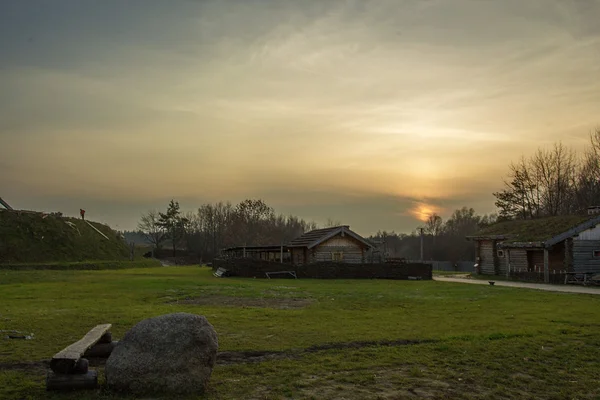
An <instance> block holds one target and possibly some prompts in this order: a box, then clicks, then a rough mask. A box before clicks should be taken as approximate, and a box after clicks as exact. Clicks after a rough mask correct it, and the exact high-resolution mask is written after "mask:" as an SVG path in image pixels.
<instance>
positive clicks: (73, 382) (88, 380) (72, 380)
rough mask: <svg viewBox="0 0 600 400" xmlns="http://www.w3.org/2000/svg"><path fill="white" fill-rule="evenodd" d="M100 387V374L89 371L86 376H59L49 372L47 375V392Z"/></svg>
mask: <svg viewBox="0 0 600 400" xmlns="http://www.w3.org/2000/svg"><path fill="white" fill-rule="evenodd" d="M96 387H98V372H97V371H95V370H90V371H87V372H86V373H84V374H77V375H66V374H57V373H56V372H54V371H52V370H49V371H48V374H47V375H46V390H74V389H96Z"/></svg>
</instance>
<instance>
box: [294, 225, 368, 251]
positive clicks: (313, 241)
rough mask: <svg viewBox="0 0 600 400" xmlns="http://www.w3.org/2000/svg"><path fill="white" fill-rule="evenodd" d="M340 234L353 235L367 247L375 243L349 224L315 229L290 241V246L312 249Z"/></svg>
mask: <svg viewBox="0 0 600 400" xmlns="http://www.w3.org/2000/svg"><path fill="white" fill-rule="evenodd" d="M338 234H339V235H348V236H350V237H353V238H354V239H356V240H358V241H359V242H361V243H363V244H364V245H365V247H369V248H371V247H373V245H372V244H371V243H369V242H368V241H367V240H366V239H365V238H363V237H362V236H360V235H359V234H358V233H356V232H353V231H351V230H350V227H349V226H348V225H342V226H334V227H332V228H325V229H315V230H313V231H310V232H307V233H305V234H304V235H302V236H300V237H297V238H296V239H294V240H292V241H291V242H289V243H288V247H306V248H309V249H311V248H313V247H315V246H318V245H319V244H321V243H323V242H325V241H326V240H328V239H331V238H332V237H334V236H337V235H338Z"/></svg>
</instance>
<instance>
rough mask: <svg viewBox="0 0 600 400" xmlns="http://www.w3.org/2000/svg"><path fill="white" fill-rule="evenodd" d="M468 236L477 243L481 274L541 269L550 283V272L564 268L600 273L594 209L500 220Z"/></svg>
mask: <svg viewBox="0 0 600 400" xmlns="http://www.w3.org/2000/svg"><path fill="white" fill-rule="evenodd" d="M467 239H469V240H473V241H475V242H476V243H477V260H476V262H477V265H478V272H479V273H480V274H486V275H506V276H510V274H511V272H513V271H530V272H539V273H543V275H544V281H545V282H549V281H550V274H551V273H557V272H561V271H562V272H563V273H571V274H570V275H576V276H579V275H580V276H584V275H591V274H596V273H600V215H598V214H596V213H593V212H590V214H588V215H567V216H556V217H546V218H539V219H531V220H514V221H504V222H499V223H497V224H494V225H491V226H489V227H487V228H484V229H482V230H481V231H480V232H478V233H477V234H476V235H473V236H469V237H467ZM575 280H577V279H575ZM583 281H584V282H585V281H586V279H584V280H583Z"/></svg>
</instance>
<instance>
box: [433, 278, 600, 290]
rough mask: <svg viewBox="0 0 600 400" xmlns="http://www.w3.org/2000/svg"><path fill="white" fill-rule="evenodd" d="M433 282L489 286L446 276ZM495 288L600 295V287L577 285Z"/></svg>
mask: <svg viewBox="0 0 600 400" xmlns="http://www.w3.org/2000/svg"><path fill="white" fill-rule="evenodd" d="M433 280H435V281H439V282H454V283H470V284H474V285H489V283H488V281H487V280H481V279H470V278H450V277H446V276H435V275H434V277H433ZM495 282H496V283H495V286H508V287H516V288H524V289H537V290H547V291H550V292H563V293H583V294H598V295H600V287H586V286H575V285H548V284H544V283H526V282H510V281H495Z"/></svg>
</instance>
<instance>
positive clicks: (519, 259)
mask: <svg viewBox="0 0 600 400" xmlns="http://www.w3.org/2000/svg"><path fill="white" fill-rule="evenodd" d="M508 250H509V251H510V270H511V271H527V250H525V249H508ZM507 257H508V254H507Z"/></svg>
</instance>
